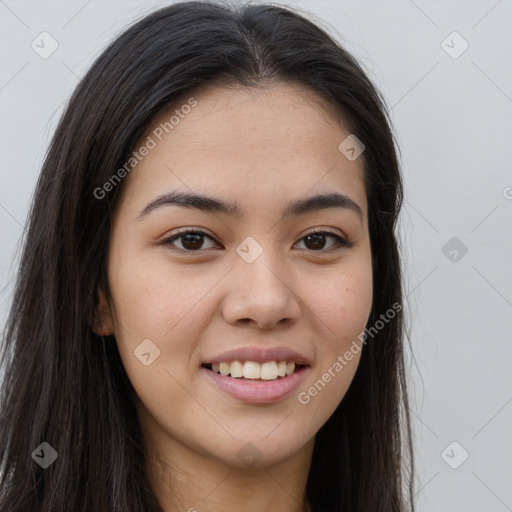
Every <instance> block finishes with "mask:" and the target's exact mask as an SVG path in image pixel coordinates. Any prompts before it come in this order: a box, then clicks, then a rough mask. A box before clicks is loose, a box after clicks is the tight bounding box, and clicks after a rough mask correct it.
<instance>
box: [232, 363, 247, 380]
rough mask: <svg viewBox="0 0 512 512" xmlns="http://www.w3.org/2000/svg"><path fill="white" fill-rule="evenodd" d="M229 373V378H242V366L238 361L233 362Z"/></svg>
mask: <svg viewBox="0 0 512 512" xmlns="http://www.w3.org/2000/svg"><path fill="white" fill-rule="evenodd" d="M229 373H230V374H231V377H243V376H244V365H243V364H242V363H241V362H240V361H233V362H232V363H231V368H230V371H229Z"/></svg>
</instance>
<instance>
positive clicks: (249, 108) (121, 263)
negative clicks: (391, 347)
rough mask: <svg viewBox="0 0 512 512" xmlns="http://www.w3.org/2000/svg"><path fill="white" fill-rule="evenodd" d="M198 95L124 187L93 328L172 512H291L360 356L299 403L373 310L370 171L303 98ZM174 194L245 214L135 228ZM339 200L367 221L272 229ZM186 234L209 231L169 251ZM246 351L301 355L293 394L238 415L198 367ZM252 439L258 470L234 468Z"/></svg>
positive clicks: (253, 92) (342, 214)
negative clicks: (112, 352)
mask: <svg viewBox="0 0 512 512" xmlns="http://www.w3.org/2000/svg"><path fill="white" fill-rule="evenodd" d="M194 97H195V98H196V99H197V101H198V104H197V106H195V107H194V108H193V109H191V112H190V113H189V114H187V115H186V116H184V118H183V119H180V122H179V124H177V125H176V126H175V127H174V129H173V130H172V131H171V132H170V133H169V134H168V135H166V136H165V137H164V138H163V140H162V141H161V142H159V143H158V144H157V146H156V147H155V148H154V149H152V150H151V151H150V152H149V154H148V155H147V156H145V157H144V159H143V160H142V161H141V162H140V163H139V164H138V165H137V166H136V168H135V169H134V170H133V171H132V172H131V173H130V174H129V175H128V176H127V177H126V178H125V181H124V182H123V184H122V186H123V190H122V194H121V197H120V201H119V203H118V205H117V208H116V211H115V212H114V217H113V224H112V231H111V239H110V246H109V253H108V262H107V265H108V282H109V287H110V291H111V294H112V301H111V302H110V303H109V302H108V301H107V299H106V294H105V293H104V291H103V290H101V289H99V290H98V294H99V299H100V308H99V315H100V327H99V329H98V332H99V333H101V334H103V335H105V334H114V335H115V338H116V341H117V344H118V347H119V351H120V354H121V358H122V361H123V364H124V367H125V368H126V371H127V374H128V376H129V378H130V380H131V382H132V384H133V386H134V388H135V390H136V391H137V394H138V397H139V399H140V403H139V406H138V410H139V420H140V423H141V427H142V430H143V433H144V439H145V443H146V447H147V455H148V462H147V463H148V471H149V474H150V480H151V482H152V485H153V488H154V489H155V492H156V494H157V497H158V499H159V501H160V503H161V505H162V507H163V509H164V511H165V512H176V511H178V510H180V511H189V512H193V511H197V512H202V511H206V510H208V511H209V512H221V511H222V512H229V511H235V510H236V511H239V510H241V509H242V508H243V510H244V511H245V512H256V511H257V512H261V511H263V510H282V511H289V512H300V511H302V510H305V509H306V502H305V487H306V481H307V477H308V471H309V467H310V462H311V456H312V450H313V443H314V436H315V434H316V433H317V431H318V430H319V429H320V427H321V426H322V425H323V424H324V423H325V422H326V421H327V419H328V418H329V417H330V415H331V414H332V413H333V412H334V410H335V409H336V407H337V405H338V404H339V403H340V401H341V400H342V399H343V397H344V395H345V393H346V391H347V389H348V387H349V385H350V383H351V381H352V379H353V376H354V374H355V371H356V369H357V365H358V363H359V360H360V353H359V354H356V355H354V357H353V359H352V360H351V361H349V362H347V364H346V366H344V368H343V370H342V371H340V372H338V373H335V375H336V376H335V377H334V378H332V379H331V381H330V382H329V383H328V384H326V386H325V389H324V390H322V391H320V392H319V393H318V394H317V396H315V397H312V398H311V400H310V402H309V403H307V404H303V403H301V402H300V401H299V400H298V398H297V395H298V393H299V392H300V391H305V390H306V391H307V390H308V388H310V387H311V386H312V385H313V384H314V383H315V382H316V381H317V380H318V379H321V378H322V374H324V373H325V372H326V371H328V369H329V368H330V367H331V368H332V366H333V364H334V362H335V361H336V360H337V358H338V356H343V354H344V353H345V352H346V351H347V350H348V349H349V348H350V346H351V344H352V343H353V341H354V340H356V341H357V342H358V345H359V346H360V345H361V343H360V342H359V341H358V340H357V336H358V335H359V334H360V333H361V332H362V331H364V329H365V327H366V324H367V321H368V317H369V314H370V311H371V304H372V272H371V268H372V267H371V264H372V262H371V253H370V240H369V232H368V225H367V198H366V192H365V187H364V182H363V161H362V158H357V159H356V160H354V161H349V160H348V159H347V158H346V157H345V156H344V155H343V154H342V153H341V152H340V151H339V150H338V145H339V144H340V143H341V141H343V140H344V139H345V138H346V137H347V136H348V135H349V132H348V131H347V130H346V129H345V128H344V127H343V124H342V123H341V120H340V119H339V118H337V117H336V116H335V115H334V114H333V113H332V109H331V110H328V108H327V107H326V106H325V105H323V104H322V103H321V101H320V99H319V98H317V97H316V96H315V95H314V94H313V93H312V92H311V91H309V90H308V89H305V88H299V87H297V86H295V85H293V86H292V85H290V84H283V83H276V84H272V85H271V86H265V87H262V86H259V87H258V88H251V89H248V88H242V87H238V88H233V87H232V88H229V89H228V88H226V87H224V88H221V87H210V88H206V89H202V90H199V92H198V93H196V94H194ZM186 99H188V97H187V98H186ZM186 99H185V100H184V101H183V103H182V105H183V104H185V102H186ZM175 108H176V107H173V109H171V110H169V111H167V112H164V113H163V114H162V115H160V116H159V117H158V118H156V119H155V120H154V122H153V123H152V125H151V126H150V127H149V128H148V130H147V132H146V134H145V135H144V136H143V137H142V138H141V141H143V140H145V138H146V137H147V136H148V135H150V134H151V132H152V131H153V130H154V129H155V127H157V126H158V125H159V124H160V123H161V122H164V121H166V120H168V119H169V117H170V115H172V112H173V111H174V109H175ZM177 108H179V105H178V107H177ZM172 190H180V191H184V192H195V193H203V194H206V195H211V196H214V197H217V198H221V199H223V200H226V201H237V202H238V204H239V206H240V208H241V209H242V211H243V216H242V217H241V218H235V217H230V216H228V215H225V214H218V213H215V214H214V213H205V212H201V211H199V210H195V209H193V208H183V207H179V206H164V207H161V208H158V209H155V210H154V211H152V212H151V213H149V214H148V215H146V216H144V217H143V218H141V219H137V216H138V215H139V213H140V212H141V210H142V209H143V208H144V206H145V205H146V204H147V203H149V202H150V201H151V200H153V199H155V198H156V197H157V196H159V195H160V194H162V193H163V192H169V191H172ZM333 191H337V192H339V193H341V194H344V195H347V196H349V197H350V198H351V199H352V200H353V201H355V202H356V203H357V204H358V205H359V206H360V208H361V210H362V212H363V219H362V220H360V219H359V217H358V216H357V215H356V214H355V213H354V212H353V211H351V210H349V209H344V208H330V209H325V210H319V211H315V212H310V213H307V214H305V215H301V216H296V217H290V218H286V219H283V220H281V213H282V211H283V210H284V208H285V206H286V205H287V204H288V202H289V201H291V200H294V199H301V198H304V197H306V196H311V195H315V194H317V193H327V192H333ZM187 227H190V228H196V230H197V229H199V230H201V231H203V232H205V233H207V236H206V237H204V238H203V239H202V241H203V244H202V245H201V243H200V242H199V243H197V244H196V245H194V244H190V243H188V245H187V243H186V241H185V240H184V239H183V238H181V239H177V240H175V241H174V242H173V244H172V245H170V244H168V245H165V244H164V243H162V242H163V240H164V239H165V238H168V237H169V236H170V235H172V234H175V233H176V230H177V229H178V228H187ZM310 228H315V231H323V230H325V228H331V229H332V230H334V231H335V233H336V234H338V235H339V236H341V237H342V238H345V239H346V240H348V241H349V242H350V243H351V244H352V245H351V247H338V245H337V242H336V239H334V238H331V236H326V237H325V239H323V240H322V239H321V240H320V241H319V242H318V244H317V245H315V243H312V242H309V243H308V242H307V240H306V239H305V238H304V237H305V235H306V230H308V229H310ZM248 236H251V237H253V238H254V239H255V240H256V241H257V242H258V244H259V245H260V246H261V247H262V249H263V253H262V254H261V255H260V256H259V257H258V258H257V259H256V260H255V261H253V262H252V263H247V262H246V261H245V260H244V259H242V258H241V257H240V256H239V255H238V254H237V252H236V248H237V246H238V245H239V244H240V243H241V242H242V241H243V240H244V239H245V238H246V237H248ZM208 237H211V239H210V238H208ZM189 242H190V239H189ZM322 244H323V246H322ZM173 247H174V249H175V250H174V251H172V248H173ZM184 247H187V248H190V247H192V249H193V250H195V252H193V250H189V252H186V249H184ZM196 247H199V249H196ZM180 249H181V252H180ZM148 338H149V339H151V340H152V342H153V343H154V344H155V345H156V346H158V348H159V350H160V356H159V357H158V358H156V359H155V360H154V362H153V363H152V364H150V365H149V366H145V365H143V364H142V363H141V361H140V360H139V359H138V358H137V357H135V356H134V350H135V349H136V347H137V346H138V345H139V344H140V343H141V341H142V340H145V339H148ZM249 344H256V345H259V346H261V347H269V346H277V345H284V346H286V347H290V348H292V349H295V350H297V351H299V352H301V353H302V354H304V355H305V356H307V357H308V358H309V360H310V362H311V368H310V373H309V375H308V376H307V379H306V381H305V382H304V384H303V385H301V386H300V389H298V390H297V391H294V392H293V393H292V394H291V395H289V396H288V397H287V398H285V399H283V400H281V401H279V402H276V403H273V404H266V405H261V404H260V405H254V404H247V403H243V402H241V401H238V400H236V399H234V398H232V397H230V396H229V395H227V394H225V393H224V392H223V391H222V390H220V389H219V388H217V387H216V386H215V385H213V384H212V383H210V382H209V381H208V380H207V379H205V377H204V376H203V375H202V373H201V371H200V366H201V364H202V363H203V362H206V359H207V358H209V357H212V356H214V355H217V354H220V353H221V352H223V351H225V350H228V349H232V348H235V347H236V348H240V347H243V346H247V345H249ZM247 442H251V443H252V444H253V445H254V446H255V447H256V448H257V450H258V453H259V454H260V455H261V458H260V460H259V461H258V463H257V464H256V465H255V466H253V467H248V466H247V464H245V463H244V462H243V461H242V460H241V459H240V458H239V457H238V456H237V452H238V451H239V450H240V449H241V448H242V447H243V446H244V445H245V444H246V443H247Z"/></svg>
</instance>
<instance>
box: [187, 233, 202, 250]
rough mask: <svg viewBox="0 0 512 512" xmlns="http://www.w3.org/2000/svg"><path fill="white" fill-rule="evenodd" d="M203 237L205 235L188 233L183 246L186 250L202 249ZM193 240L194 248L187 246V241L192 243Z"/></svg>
mask: <svg viewBox="0 0 512 512" xmlns="http://www.w3.org/2000/svg"><path fill="white" fill-rule="evenodd" d="M202 237H203V235H200V234H196V233H187V234H186V235H183V241H182V245H183V247H185V249H190V250H194V249H200V248H201V245H202ZM190 240H192V247H190V245H189V246H187V241H188V242H190Z"/></svg>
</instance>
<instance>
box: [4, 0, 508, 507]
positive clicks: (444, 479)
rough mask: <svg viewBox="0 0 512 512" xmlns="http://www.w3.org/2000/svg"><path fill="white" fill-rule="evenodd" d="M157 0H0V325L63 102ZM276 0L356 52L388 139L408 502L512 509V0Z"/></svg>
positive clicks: (430, 505) (425, 504)
mask: <svg viewBox="0 0 512 512" xmlns="http://www.w3.org/2000/svg"><path fill="white" fill-rule="evenodd" d="M168 3H169V2H156V1H153V2H149V1H148V2H142V1H133V0H132V1H126V0H123V1H101V2H100V1H99V0H90V1H88V2H87V1H69V0H67V1H60V2H58V1H53V0H52V1H45V2H41V1H30V2H29V1H18V0H5V1H3V0H0V52H1V67H0V109H1V113H2V116H1V124H0V130H1V133H0V141H1V156H2V160H1V164H2V165H1V166H0V173H1V174H0V178H1V180H0V183H1V186H0V230H1V232H0V236H1V239H2V251H1V254H0V284H1V288H2V293H1V296H0V315H1V317H2V323H1V325H2V326H3V325H4V321H3V320H4V319H5V315H6V312H7V307H8V304H9V300H10V298H11V293H12V280H13V276H14V269H15V266H14V262H15V256H16V250H17V244H18V241H19V238H20V236H21V234H22V232H23V225H24V222H25V218H26V214H27V211H28V207H29V204H30V198H31V195H32V192H33V190H34V186H35V182H36V178H37V175H38V172H39V169H40V166H41V163H42V159H43V156H44V152H45V150H46V148H47V145H48V143H49V140H50V137H51V134H52V132H53V130H54V128H55V126H56V122H57V120H58V118H59V116H60V114H61V113H62V105H63V103H64V101H65V100H66V99H67V98H68V97H69V95H70V94H71V92H72V90H73V89H74V87H75V85H76V84H77V82H78V79H79V77H81V76H82V74H83V73H84V71H85V70H86V69H87V68H88V67H89V65H90V64H91V62H92V61H93V59H94V58H95V57H97V56H98V55H99V53H100V52H101V50H102V49H103V48H104V46H105V45H106V44H107V42H108V41H110V40H111V39H112V38H113V37H114V36H115V35H116V34H118V33H119V32H120V31H122V30H123V29H124V28H125V27H126V26H128V25H129V24H130V23H131V22H133V21H135V20H136V19H138V18H139V17H141V16H142V15H144V14H146V13H148V12H150V11H151V10H153V9H154V8H155V7H159V6H163V5H166V4H168ZM289 5H291V6H298V7H300V8H303V9H305V10H307V11H310V12H312V13H313V14H314V15H315V16H317V17H319V18H320V20H323V21H320V22H321V23H322V24H323V26H324V27H326V28H327V29H328V30H329V31H330V32H331V33H332V34H333V35H335V37H337V38H338V39H339V40H341V42H342V43H343V44H344V45H345V46H346V47H347V48H348V49H349V50H350V51H351V52H352V53H353V54H354V55H355V56H356V57H357V58H358V59H359V60H360V62H361V63H362V64H363V66H364V67H365V68H366V70H367V72H368V74H369V75H370V77H371V78H372V79H373V81H374V82H375V84H376V85H377V86H378V87H379V88H380V89H381V91H382V92H383V94H384V96H385V98H386V100H387V102H388V104H389V107H390V109H391V114H392V118H393V123H394V126H395V131H396V133H397V137H398V141H399V145H400V147H401V154H402V167H403V172H404V180H405V194H406V201H405V207H404V211H403V214H402V219H401V227H400V230H401V239H402V245H403V254H404V258H405V259H404V265H405V274H406V276H405V277H406V288H407V293H408V300H409V303H410V308H408V310H407V312H408V314H409V317H410V320H409V322H410V324H411V334H412V336H411V344H412V348H413V354H414V357H412V356H411V354H410V353H409V352H408V366H409V368H410V378H409V382H410V391H411V398H412V413H413V415H412V416H413V419H414V429H415V433H416V448H417V450H416V457H417V464H418V470H419V485H418V489H417V491H418V495H417V500H418V503H419V507H418V509H419V511H420V512H427V511H428V512H446V511H451V512H477V511H478V512H504V511H507V510H511V511H512V486H511V485H510V484H511V483H512V462H511V460H512V435H511V434H512V428H511V427H512V372H511V371H510V368H511V362H512V339H511V335H510V332H511V328H512V315H511V313H512V286H511V285H512V258H511V256H512V229H511V220H512V172H511V169H512V165H511V161H512V122H511V120H512V30H511V27H512V0H501V1H496V0H485V1H484V0H481V1H462V0H460V1H449V2H448V1H431V2H427V1H426V0H416V1H412V0H399V1H398V0H397V1H380V2H379V1H376V0H375V1H368V0H367V1H361V0H359V1H339V0H315V1H314V2H313V1H312V0H309V1H296V2H292V3H289ZM43 31H47V32H49V33H50V34H51V35H52V37H53V38H55V40H56V41H57V42H58V45H59V46H58V49H57V50H56V51H55V53H53V54H52V55H51V56H50V57H49V58H47V59H42V58H41V57H40V56H39V55H38V54H37V53H36V52H35V51H34V50H33V49H32V48H31V43H32V41H33V40H34V39H36V38H37V36H38V35H39V34H40V33H41V32H43ZM454 31H457V32H458V33H459V34H460V35H461V36H462V38H463V39H464V40H465V41H467V43H468V44H469V47H468V48H467V50H466V51H464V52H463V53H462V54H460V55H458V54H459V53H460V51H461V50H462V49H463V47H464V42H463V40H461V39H460V38H458V36H450V37H448V36H449V34H451V33H452V32H454ZM447 37H448V39H447ZM445 40H446V42H445V43H442V42H443V41H445ZM445 50H446V51H445ZM447 52H449V53H451V54H452V56H450V55H449V53H447ZM454 56H455V57H457V58H453V57H454ZM453 237H457V240H455V241H452V242H451V244H449V245H448V246H447V247H446V248H445V249H443V247H445V244H447V243H448V242H449V241H450V240H451V239H452V238H453ZM462 244H464V246H465V247H467V249H468V252H467V253H466V254H463V250H462V249H463V245H462ZM453 251H456V252H453ZM455 257H456V259H455V260H454V258H455ZM453 442H455V443H456V444H452V443H453ZM466 452H467V454H468V455H469V456H468V458H467V460H465V461H464V462H462V461H463V458H464V456H465V453H466ZM461 462H462V463H461Z"/></svg>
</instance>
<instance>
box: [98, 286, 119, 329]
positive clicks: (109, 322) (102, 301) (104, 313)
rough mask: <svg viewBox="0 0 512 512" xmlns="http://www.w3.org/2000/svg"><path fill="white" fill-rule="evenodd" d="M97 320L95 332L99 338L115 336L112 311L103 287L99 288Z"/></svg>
mask: <svg viewBox="0 0 512 512" xmlns="http://www.w3.org/2000/svg"><path fill="white" fill-rule="evenodd" d="M95 320H96V321H95V322H94V328H93V330H94V332H95V333H96V334H97V335H98V336H109V335H111V334H114V320H113V318H112V311H111V309H110V306H109V304H108V301H107V298H106V296H105V293H104V292H103V289H102V288H101V287H98V308H97V310H96V319H95Z"/></svg>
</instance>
